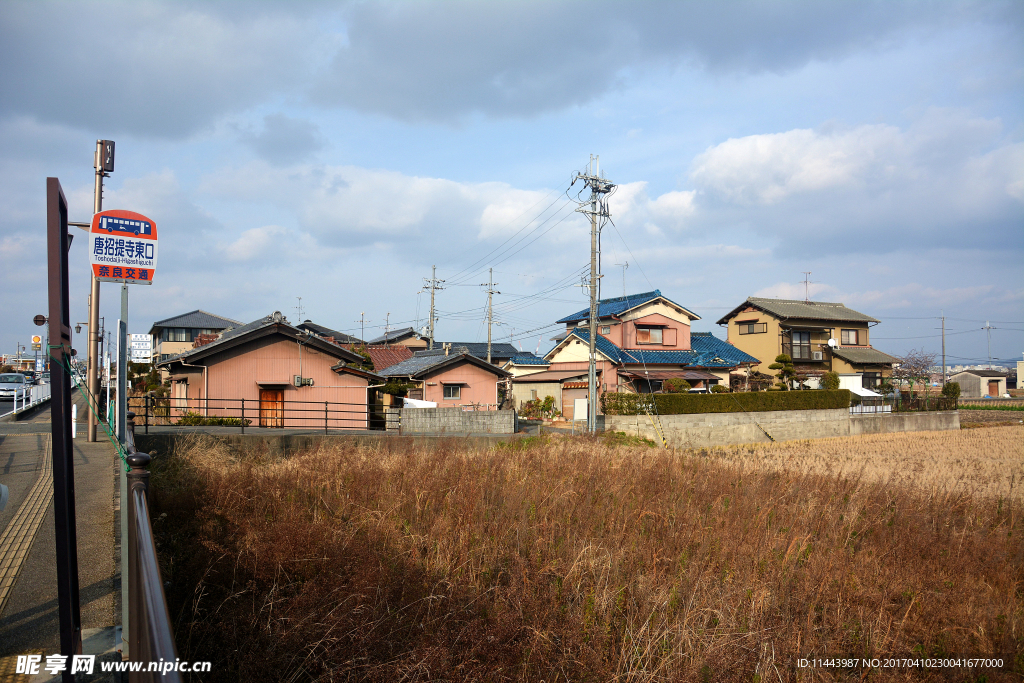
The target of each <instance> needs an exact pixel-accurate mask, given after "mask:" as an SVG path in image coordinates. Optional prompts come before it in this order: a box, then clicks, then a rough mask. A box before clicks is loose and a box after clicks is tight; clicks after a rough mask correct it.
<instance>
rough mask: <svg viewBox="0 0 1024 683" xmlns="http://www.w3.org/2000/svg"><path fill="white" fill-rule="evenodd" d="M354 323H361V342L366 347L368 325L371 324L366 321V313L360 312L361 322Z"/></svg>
mask: <svg viewBox="0 0 1024 683" xmlns="http://www.w3.org/2000/svg"><path fill="white" fill-rule="evenodd" d="M354 322H357V323H359V340H360V341H361V342H363V346H366V323H368V322H370V321H369V320H367V319H366V312H365V311H359V320H356V321H354Z"/></svg>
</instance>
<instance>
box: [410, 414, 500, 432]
mask: <svg viewBox="0 0 1024 683" xmlns="http://www.w3.org/2000/svg"><path fill="white" fill-rule="evenodd" d="M515 431H516V413H515V411H514V410H462V409H461V408H402V424H401V433H402V434H514V433H515Z"/></svg>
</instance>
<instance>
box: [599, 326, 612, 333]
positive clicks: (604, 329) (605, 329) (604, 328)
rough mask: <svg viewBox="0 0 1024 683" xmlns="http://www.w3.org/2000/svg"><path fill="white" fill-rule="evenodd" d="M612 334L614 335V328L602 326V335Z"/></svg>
mask: <svg viewBox="0 0 1024 683" xmlns="http://www.w3.org/2000/svg"><path fill="white" fill-rule="evenodd" d="M611 333H612V326H611V325H601V334H611Z"/></svg>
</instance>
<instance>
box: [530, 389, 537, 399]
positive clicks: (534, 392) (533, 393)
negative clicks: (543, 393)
mask: <svg viewBox="0 0 1024 683" xmlns="http://www.w3.org/2000/svg"><path fill="white" fill-rule="evenodd" d="M530 399H531V400H534V401H536V400H537V390H536V389H530Z"/></svg>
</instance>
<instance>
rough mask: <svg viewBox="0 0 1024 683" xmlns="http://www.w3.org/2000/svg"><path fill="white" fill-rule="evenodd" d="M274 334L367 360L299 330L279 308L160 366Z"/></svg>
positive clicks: (341, 355)
mask: <svg viewBox="0 0 1024 683" xmlns="http://www.w3.org/2000/svg"><path fill="white" fill-rule="evenodd" d="M271 334H282V335H284V336H287V337H291V338H294V339H295V340H296V341H301V342H302V343H303V344H306V345H308V346H312V347H315V348H316V349H317V350H318V351H322V352H323V353H325V354H327V355H328V356H334V357H335V358H338V359H340V360H344V361H349V362H352V363H361V362H363V360H364V359H363V357H362V356H360V355H359V354H357V353H353V352H352V351H349V350H348V349H345V348H342V347H340V346H338V345H337V344H333V343H331V342H329V341H327V340H326V339H321V338H320V337H317V336H316V335H311V334H310V333H309V332H307V331H306V330H300V329H299V328H297V327H294V326H293V325H292V324H291V323H289V322H288V319H287V318H286V317H284V316H283V315H281V312H280V311H274V312H273V313H272V314H270V315H268V316H266V317H264V318H260V319H259V320H254V321H252V322H251V323H246V324H245V325H241V326H239V327H234V328H232V329H230V330H226V331H225V332H224V333H223V334H221V336H220V338H219V339H216V340H215V341H212V342H210V343H209V344H204V345H203V346H199V347H197V348H194V349H189V350H188V351H185V352H183V353H179V354H177V355H175V356H171V357H170V358H167V359H165V360H163V361H160V362H159V363H157V365H169V364H171V363H174V362H178V361H184V360H186V359H187V360H188V361H189V362H196V361H198V360H201V359H203V358H207V357H209V356H212V355H214V354H217V353H220V352H221V351H225V350H227V349H230V348H233V347H235V346H238V345H240V344H244V343H245V342H247V341H251V340H253V339H259V338H261V337H266V336H269V335H271Z"/></svg>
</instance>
